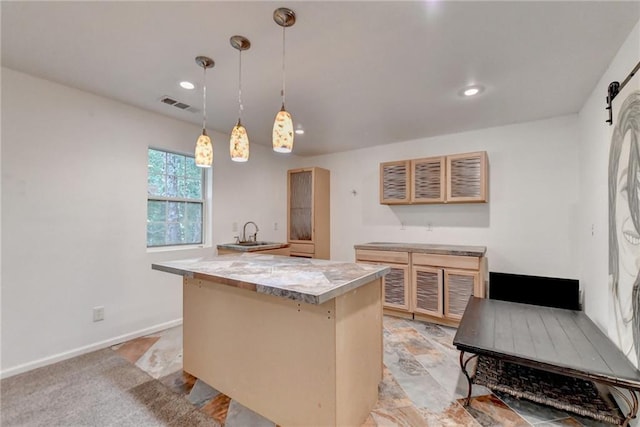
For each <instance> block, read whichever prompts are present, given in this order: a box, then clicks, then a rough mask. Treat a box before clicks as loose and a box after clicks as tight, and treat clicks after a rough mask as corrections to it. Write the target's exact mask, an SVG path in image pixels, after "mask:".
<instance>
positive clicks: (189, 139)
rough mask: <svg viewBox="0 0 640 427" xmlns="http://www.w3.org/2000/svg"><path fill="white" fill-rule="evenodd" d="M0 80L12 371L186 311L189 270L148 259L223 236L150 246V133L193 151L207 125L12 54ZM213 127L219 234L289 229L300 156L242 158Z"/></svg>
mask: <svg viewBox="0 0 640 427" xmlns="http://www.w3.org/2000/svg"><path fill="white" fill-rule="evenodd" d="M2 89H3V90H2V105H3V107H4V108H3V109H2V157H1V158H2V206H3V211H2V232H3V235H2V256H3V259H2V267H3V269H2V313H1V315H2V335H1V338H2V346H1V347H2V365H1V370H2V373H1V374H2V376H8V375H12V374H15V373H18V372H21V371H24V370H28V369H31V368H34V367H37V366H39V365H43V364H47V363H51V362H53V361H56V360H59V359H62V358H66V357H70V356H73V355H75V354H78V353H82V352H86V351H88V350H91V349H94V348H100V347H104V346H106V345H109V344H113V343H115V342H118V341H120V340H122V339H123V337H126V338H131V337H133V336H136V335H140V334H142V333H149V332H151V331H153V330H155V329H158V328H162V327H166V326H168V325H172V324H177V323H178V322H180V320H181V317H182V287H181V278H180V277H179V276H174V275H170V274H166V273H161V272H157V271H152V270H151V263H152V262H154V261H160V260H167V259H177V258H188V257H197V256H203V255H209V254H213V253H214V249H213V248H212V247H211V246H209V247H206V248H201V249H192V250H179V251H166V252H158V253H148V252H147V248H146V186H147V185H146V180H147V167H146V164H147V147H148V146H154V147H159V148H167V149H171V150H176V151H180V152H186V153H189V152H191V151H192V150H193V146H194V144H195V139H196V137H197V135H198V134H199V132H200V128H199V127H198V126H194V125H190V124H186V123H184V122H181V121H177V120H173V119H170V118H167V117H165V116H161V115H158V114H154V113H150V112H147V111H143V110H140V109H137V108H133V107H131V106H127V105H124V104H121V103H118V102H116V101H113V100H109V99H105V98H102V97H99V96H95V95H92V94H89V93H86V92H82V91H79V90H76V89H71V88H68V87H65V86H61V85H58V84H54V83H51V82H48V81H45V80H41V79H37V78H34V77H31V76H28V75H26V74H22V73H19V72H16V71H13V70H10V69H6V68H3V69H2ZM212 136H213V139H214V141H216V153H215V155H216V160H215V165H214V169H213V182H214V184H213V189H214V194H215V196H214V200H213V216H214V226H213V229H212V232H213V239H211V236H208V237H209V240H210V243H211V240H213V244H214V245H215V244H216V243H220V242H223V241H230V240H231V238H232V236H233V235H234V233H232V232H231V224H232V222H233V221H237V222H238V224H239V226H241V225H242V223H244V221H247V220H250V219H251V220H254V221H256V222H257V223H258V224H259V225H261V232H260V234H259V238H261V239H269V240H280V241H282V240H285V239H286V232H285V227H284V224H285V220H286V202H285V194H286V178H285V177H286V169H287V168H288V165H289V164H290V162H292V161H293V160H295V157H286V156H285V157H278V155H277V154H275V153H272V152H271V151H270V150H267V149H264V148H260V147H255V146H254V147H252V152H251V159H250V161H249V162H248V163H246V164H237V163H233V162H231V160H229V154H228V148H227V147H228V142H227V141H228V140H227V137H226V136H225V135H219V134H216V133H212ZM274 183H280V184H281V185H276V186H274V185H273V184H274ZM276 221H277V222H279V223H280V224H281V225H283V227H281V228H280V230H279V231H273V223H274V222H276ZM269 224H270V226H269ZM99 305H102V306H104V307H105V320H104V321H102V322H97V323H93V322H92V307H94V306H99Z"/></svg>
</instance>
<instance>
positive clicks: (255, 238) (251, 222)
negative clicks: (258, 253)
mask: <svg viewBox="0 0 640 427" xmlns="http://www.w3.org/2000/svg"><path fill="white" fill-rule="evenodd" d="M249 224H253V226H254V227H255V228H256V232H255V233H253V241H254V242H257V241H258V231H260V230H259V229H258V225H257V224H256V223H255V222H253V221H247V222H245V224H244V226H242V241H243V242H246V241H247V225H249ZM248 241H249V242H250V241H251V237H249V240H248Z"/></svg>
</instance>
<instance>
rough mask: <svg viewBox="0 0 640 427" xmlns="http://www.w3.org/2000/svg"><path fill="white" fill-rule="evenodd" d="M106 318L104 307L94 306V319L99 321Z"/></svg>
mask: <svg viewBox="0 0 640 427" xmlns="http://www.w3.org/2000/svg"><path fill="white" fill-rule="evenodd" d="M101 320H104V307H102V306H100V307H93V321H94V322H99V321H101Z"/></svg>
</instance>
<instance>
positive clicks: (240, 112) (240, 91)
mask: <svg viewBox="0 0 640 427" xmlns="http://www.w3.org/2000/svg"><path fill="white" fill-rule="evenodd" d="M238 52H239V53H238V62H239V64H240V66H239V67H238V124H240V120H241V119H242V110H243V108H242V49H238Z"/></svg>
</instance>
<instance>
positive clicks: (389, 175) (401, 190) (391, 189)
mask: <svg viewBox="0 0 640 427" xmlns="http://www.w3.org/2000/svg"><path fill="white" fill-rule="evenodd" d="M382 182H383V186H382V198H383V199H384V200H404V199H406V197H407V167H406V165H404V164H402V165H386V166H384V169H383V177H382Z"/></svg>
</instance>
